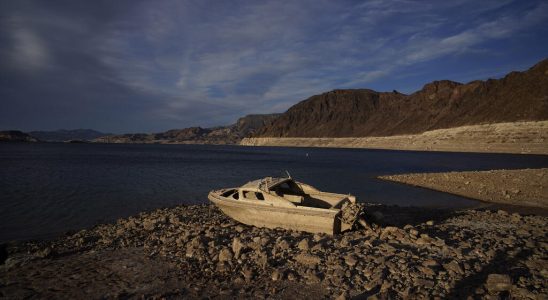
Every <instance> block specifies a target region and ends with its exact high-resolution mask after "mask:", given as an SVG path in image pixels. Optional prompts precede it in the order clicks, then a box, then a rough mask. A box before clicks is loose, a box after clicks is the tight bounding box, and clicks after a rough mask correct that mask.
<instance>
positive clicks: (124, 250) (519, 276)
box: [0, 205, 548, 299]
mask: <svg viewBox="0 0 548 300" xmlns="http://www.w3.org/2000/svg"><path fill="white" fill-rule="evenodd" d="M367 209H368V211H369V212H370V213H372V214H373V215H375V216H376V218H377V219H378V221H379V222H380V224H382V225H381V226H374V227H373V228H372V229H369V230H360V231H353V232H347V233H344V234H340V235H336V236H328V235H324V234H310V233H303V232H294V231H286V230H281V229H264V228H255V227H251V226H245V225H242V224H238V223H236V222H234V221H233V220H231V219H229V218H228V217H226V216H224V215H223V214H222V213H221V212H220V211H219V210H218V209H216V208H215V207H213V206H210V205H200V206H179V207H174V208H168V209H160V210H156V211H153V212H150V213H142V214H140V215H138V216H135V217H130V218H127V219H120V220H118V221H117V222H116V223H115V224H105V225H100V226H97V227H95V228H93V229H90V230H82V231H80V232H77V233H75V234H72V235H67V236H65V237H62V238H59V239H57V240H53V241H47V242H26V243H10V244H8V245H7V252H8V258H7V260H6V261H5V262H4V263H3V265H2V266H1V267H0V273H1V282H0V297H6V298H141V297H147V298H149V297H150V298H155V297H157V298H185V299H186V298H253V299H256V298H280V299H296V298H309V299H321V298H337V297H339V298H341V299H343V298H349V297H357V298H362V299H366V298H368V297H370V298H371V299H375V298H380V299H382V298H386V299H388V298H390V299H416V298H440V299H446V298H454V299H466V298H467V297H471V298H473V299H476V298H490V299H497V298H499V297H502V298H504V297H512V298H517V299H546V297H547V296H546V295H547V292H548V289H547V277H548V261H547V257H548V256H547V252H548V241H547V230H546V227H547V226H546V224H547V218H546V217H542V216H523V215H519V214H508V213H506V212H504V211H498V212H490V211H475V210H467V211H460V212H451V211H442V210H434V209H422V208H402V207H395V206H380V205H368V206H367ZM381 217H382V220H381V219H380V218H381ZM389 224H390V225H389Z"/></svg>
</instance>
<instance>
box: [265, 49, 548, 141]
mask: <svg viewBox="0 0 548 300" xmlns="http://www.w3.org/2000/svg"><path fill="white" fill-rule="evenodd" d="M537 120H548V59H547V60H543V61H541V62H539V63H538V64H536V65H535V66H533V67H532V68H530V69H529V70H527V71H525V72H512V73H509V74H508V75H506V76H505V77H504V78H502V79H489V80H487V81H479V80H478V81H472V82H469V83H467V84H461V83H458V82H453V81H448V80H443V81H434V82H432V83H428V84H426V85H425V86H424V87H423V88H422V89H421V90H419V91H417V92H415V93H412V94H410V95H405V94H401V93H398V92H396V91H394V92H376V91H373V90H368V89H354V90H334V91H331V92H327V93H324V94H321V95H316V96H312V97H310V98H308V99H306V100H304V101H302V102H300V103H298V104H296V105H294V106H292V107H291V108H289V110H287V112H285V113H284V114H282V115H281V116H280V117H278V118H277V119H276V120H274V121H273V122H272V123H271V124H270V125H266V126H264V127H263V128H261V129H260V130H258V131H257V133H256V134H254V136H255V137H367V136H391V135H399V134H416V133H421V132H425V131H428V130H434V129H443V128H452V127H457V126H464V125H476V124H491V123H500V122H515V121H537Z"/></svg>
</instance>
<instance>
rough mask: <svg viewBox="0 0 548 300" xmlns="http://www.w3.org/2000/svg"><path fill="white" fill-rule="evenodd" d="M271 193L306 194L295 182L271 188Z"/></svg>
mask: <svg viewBox="0 0 548 300" xmlns="http://www.w3.org/2000/svg"><path fill="white" fill-rule="evenodd" d="M270 190H271V191H273V192H275V193H276V194H278V195H280V196H281V195H303V194H304V192H303V190H302V189H301V187H299V185H298V184H296V183H295V182H294V181H293V180H286V181H283V182H281V183H279V184H277V185H275V186H273V187H271V188H270Z"/></svg>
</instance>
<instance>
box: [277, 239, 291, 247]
mask: <svg viewBox="0 0 548 300" xmlns="http://www.w3.org/2000/svg"><path fill="white" fill-rule="evenodd" d="M276 248H277V249H280V250H288V249H289V248H291V245H290V244H289V242H288V241H287V240H286V239H283V238H281V239H278V240H277V241H276Z"/></svg>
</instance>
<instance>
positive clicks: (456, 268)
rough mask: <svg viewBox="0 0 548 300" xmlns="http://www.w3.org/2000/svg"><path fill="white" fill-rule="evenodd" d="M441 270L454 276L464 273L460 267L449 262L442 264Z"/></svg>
mask: <svg viewBox="0 0 548 300" xmlns="http://www.w3.org/2000/svg"><path fill="white" fill-rule="evenodd" d="M443 268H444V269H445V270H447V271H449V272H453V273H455V274H459V275H460V274H463V273H464V271H463V270H462V268H461V266H460V265H459V263H458V262H456V261H454V260H453V261H450V262H448V263H446V264H443Z"/></svg>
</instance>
